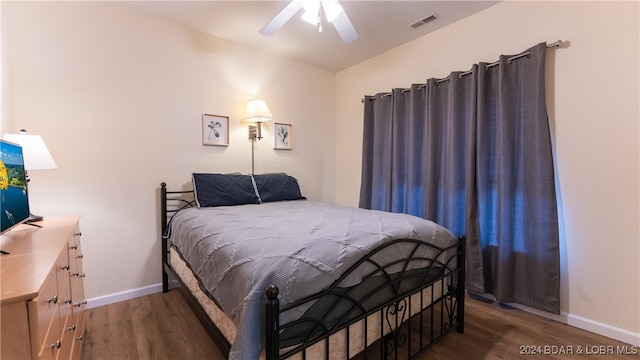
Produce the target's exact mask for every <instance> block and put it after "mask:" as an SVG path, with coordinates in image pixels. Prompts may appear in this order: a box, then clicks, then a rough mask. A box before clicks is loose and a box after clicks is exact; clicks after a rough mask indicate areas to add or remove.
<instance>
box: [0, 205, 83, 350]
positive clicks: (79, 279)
mask: <svg viewBox="0 0 640 360" xmlns="http://www.w3.org/2000/svg"><path fill="white" fill-rule="evenodd" d="M79 219H80V218H79V217H78V216H69V217H60V218H46V219H44V220H43V221H41V222H38V223H36V224H38V225H40V226H42V227H41V228H38V227H34V226H31V225H25V224H22V225H20V226H18V227H16V228H14V229H12V230H11V231H9V232H7V233H5V234H3V235H2V237H1V240H0V249H2V250H3V251H6V252H9V254H8V255H1V257H0V267H1V272H0V293H1V294H0V296H1V297H0V306H1V313H0V319H1V326H0V332H1V336H2V337H1V338H0V341H1V343H0V358H2V359H3V360H4V359H38V360H40V359H80V356H81V354H82V340H83V339H84V333H85V304H86V300H85V297H84V273H83V270H82V250H81V248H80V235H81V234H80V228H79Z"/></svg>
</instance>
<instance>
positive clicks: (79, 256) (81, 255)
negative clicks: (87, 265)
mask: <svg viewBox="0 0 640 360" xmlns="http://www.w3.org/2000/svg"><path fill="white" fill-rule="evenodd" d="M76 258H77V259H84V255H83V254H80V255H78V256H76Z"/></svg>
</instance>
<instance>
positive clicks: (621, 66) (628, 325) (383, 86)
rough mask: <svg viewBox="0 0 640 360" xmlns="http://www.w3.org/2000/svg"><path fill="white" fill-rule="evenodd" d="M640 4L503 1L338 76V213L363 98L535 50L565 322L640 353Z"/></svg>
mask: <svg viewBox="0 0 640 360" xmlns="http://www.w3.org/2000/svg"><path fill="white" fill-rule="evenodd" d="M638 4H639V3H638V2H609V1H606V2H549V1H540V2H537V1H536V2H505V3H501V4H498V5H496V6H493V7H491V8H489V9H487V10H485V11H483V12H481V13H479V14H476V15H474V16H472V17H468V18H466V19H463V20H462V21H459V22H457V23H455V24H453V25H450V26H448V27H445V28H443V29H440V30H438V31H436V32H434V33H432V34H430V35H427V36H424V37H422V38H420V39H418V40H415V41H413V42H411V43H409V44H406V45H404V46H401V47H399V48H397V49H395V50H393V51H389V52H387V53H385V54H382V55H380V56H377V57H375V58H372V59H370V60H368V61H365V62H363V63H361V64H358V65H356V66H353V67H352V68H349V69H347V70H345V71H342V72H340V73H338V75H337V91H336V101H337V119H336V121H337V123H338V124H340V127H339V128H338V129H337V131H336V153H337V154H340V156H339V157H338V158H337V162H336V183H337V187H336V202H338V203H340V204H346V205H357V201H358V193H359V186H360V164H361V158H360V156H361V155H360V154H361V144H362V140H361V137H362V129H361V128H362V104H361V102H360V99H361V98H362V97H363V95H365V94H367V95H372V94H375V93H377V92H384V91H388V90H389V89H391V88H393V87H408V86H409V85H410V84H412V83H422V82H424V81H425V79H426V78H430V77H435V78H440V77H446V76H447V75H448V73H449V72H451V71H454V70H467V69H469V68H470V67H471V65H472V64H473V63H475V62H479V61H488V62H492V61H495V60H496V59H497V58H498V56H499V55H500V54H515V53H518V52H520V51H522V50H525V49H527V48H528V47H530V46H532V45H534V44H537V43H539V42H543V41H547V42H554V41H556V40H558V39H562V40H565V41H567V42H568V44H567V45H568V46H567V47H566V48H563V49H558V50H549V51H548V61H547V72H548V77H547V84H548V86H547V95H548V109H549V115H550V122H551V128H552V137H553V141H554V144H553V145H554V151H555V162H556V169H557V178H558V195H559V201H560V221H561V224H562V225H561V241H562V248H561V256H562V288H561V302H562V305H561V306H562V312H563V315H562V316H561V317H560V318H559V319H560V320H563V321H567V322H569V323H570V324H574V325H577V326H580V327H583V328H587V329H590V330H592V331H596V332H600V333H604V334H606V335H609V336H612V337H617V338H619V339H622V340H624V341H627V342H630V343H634V344H636V345H640V338H639V334H640V309H639V308H640V294H639V293H640V267H639V263H640V260H639V259H640V247H639V243H640V232H639V229H638V226H639V219H640V211H639V204H638V202H639V191H638V190H639V185H640V179H639V176H638V172H639V160H640V156H639V147H638V145H639V141H638V137H639V126H638V125H639V98H640V93H639V90H638V80H639V78H640V77H639V63H640V57H639V51H638V46H639V36H638V30H639V24H640V23H639V20H638V17H639V6H638Z"/></svg>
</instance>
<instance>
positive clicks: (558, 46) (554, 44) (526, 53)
mask: <svg viewBox="0 0 640 360" xmlns="http://www.w3.org/2000/svg"><path fill="white" fill-rule="evenodd" d="M562 44H563V42H562V40H558V41H556V42H553V43H551V44H547V49H551V48H556V49H559V48H560V47H562ZM530 55H531V51H527V52H524V53H522V54H518V55H514V56H512V57H510V58H508V59H507V62H508V63H510V62H512V61H513V60H516V59H520V58H522V57H525V56H526V57H528V56H530ZM499 64H500V61H496V62H493V63H491V64H488V65H487V66H486V69H490V68H492V67H494V66H496V65H499ZM472 72H473V71H471V70H469V71H465V72H461V73H460V74H458V78H459V79H461V78H462V77H463V76H465V75H469V74H471V73H472ZM445 81H449V77H448V76H447V77H446V78H443V79H438V80H436V84H440V83H443V82H445ZM425 87H427V85H426V84H424V85H419V86H418V89H423V88H425ZM409 91H411V89H402V90H401V92H402V93H406V92H409ZM391 94H392V93H391V92H386V93H382V94H380V96H382V97H385V96H391ZM371 100H375V97H373V98H371ZM360 102H364V98H362V99H360Z"/></svg>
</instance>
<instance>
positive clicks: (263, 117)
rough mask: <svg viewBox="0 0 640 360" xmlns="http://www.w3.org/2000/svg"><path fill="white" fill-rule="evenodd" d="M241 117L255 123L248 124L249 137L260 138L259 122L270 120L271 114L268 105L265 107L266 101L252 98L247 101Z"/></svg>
mask: <svg viewBox="0 0 640 360" xmlns="http://www.w3.org/2000/svg"><path fill="white" fill-rule="evenodd" d="M243 119H244V120H245V121H250V122H254V123H256V124H255V125H251V126H249V139H251V140H255V139H258V140H260V139H262V125H261V123H262V122H263V121H270V120H272V119H273V115H271V111H269V107H267V103H265V102H264V100H260V99H253V100H250V101H249V102H248V103H247V108H246V109H245V111H244V117H243Z"/></svg>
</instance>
